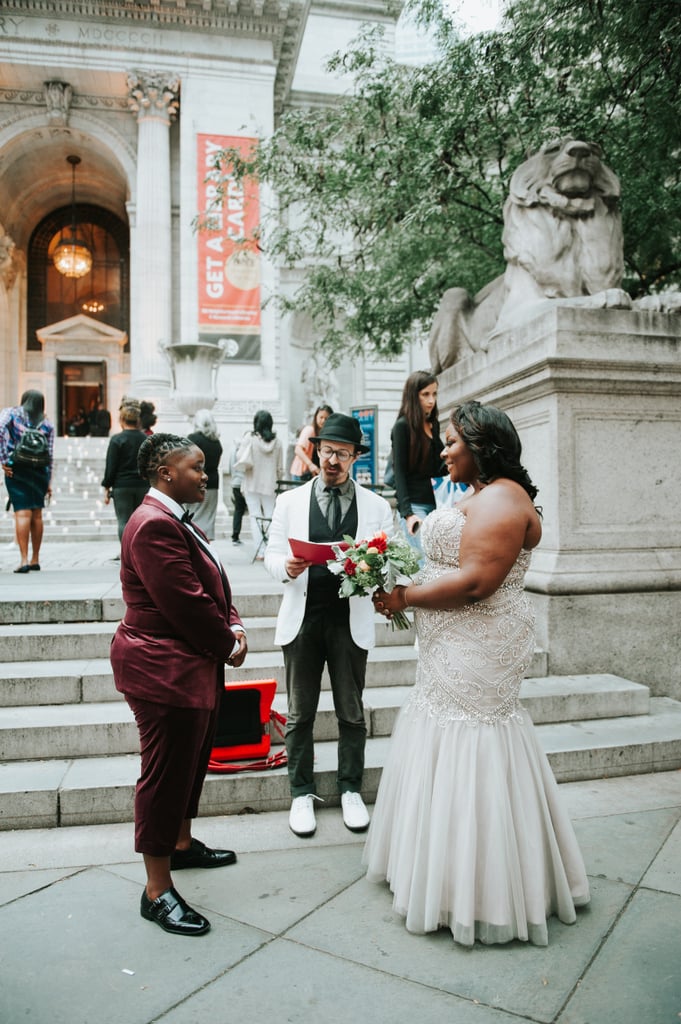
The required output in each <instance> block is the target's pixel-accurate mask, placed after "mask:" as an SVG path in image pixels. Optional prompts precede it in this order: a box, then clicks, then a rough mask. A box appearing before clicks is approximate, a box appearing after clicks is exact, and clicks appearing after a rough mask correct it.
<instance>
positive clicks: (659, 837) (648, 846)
mask: <svg viewBox="0 0 681 1024" xmlns="http://www.w3.org/2000/svg"><path fill="white" fill-rule="evenodd" d="M680 818H681V807H673V808H665V809H663V810H659V811H640V812H638V813H627V814H611V815H609V816H607V817H600V818H588V819H586V820H582V821H576V822H575V832H576V833H577V839H578V840H579V846H580V849H581V851H582V854H583V856H584V863H585V864H586V865H587V870H588V872H589V874H590V875H597V876H598V877H603V878H612V879H615V880H616V881H618V882H628V883H629V884H630V885H635V884H637V883H638V882H640V881H641V878H642V877H643V875H644V874H645V872H646V870H647V868H648V867H649V865H650V864H651V861H653V860H654V858H655V857H656V855H657V851H658V850H659V849H660V847H661V846H663V844H664V843H665V841H666V839H667V837H668V836H669V833H670V831H671V830H672V829H673V827H674V825H675V824H676V823H677V822H678V821H679V819H680ZM679 852H681V850H680V851H679ZM679 881H680V882H681V871H680V872H679ZM655 888H656V889H660V888H662V886H660V885H656V886H655Z"/></svg>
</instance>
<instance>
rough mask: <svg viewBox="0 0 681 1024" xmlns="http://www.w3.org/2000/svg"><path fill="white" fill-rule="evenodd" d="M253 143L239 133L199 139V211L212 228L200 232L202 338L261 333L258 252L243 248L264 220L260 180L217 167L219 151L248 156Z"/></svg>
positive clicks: (248, 246) (250, 244) (252, 244)
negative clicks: (238, 178)
mask: <svg viewBox="0 0 681 1024" xmlns="http://www.w3.org/2000/svg"><path fill="white" fill-rule="evenodd" d="M255 142H256V139H250V138H245V137H243V136H236V135H198V136H197V161H196V173H197V190H198V209H199V217H200V219H201V220H205V222H206V224H207V225H208V226H207V227H201V228H199V231H198V233H197V239H198V243H197V244H198V255H199V274H198V277H199V330H200V331H201V332H202V334H203V333H204V332H209V333H211V334H212V333H215V334H221V333H222V332H224V331H229V333H230V334H251V335H252V334H259V333H260V253H259V252H258V249H257V246H256V244H255V242H253V241H248V242H246V243H245V244H244V239H249V238H251V237H252V235H253V232H254V230H255V228H256V227H257V226H258V223H259V221H260V197H259V191H258V182H257V181H253V180H250V179H249V180H247V181H243V182H238V181H236V180H235V178H234V177H233V175H232V174H231V167H230V166H229V165H228V164H225V163H221V164H219V165H217V166H216V159H217V155H218V153H220V151H221V150H223V149H228V148H229V149H238V150H239V152H240V153H241V155H242V156H247V155H248V154H249V153H250V151H251V149H252V147H253V145H254V143H255ZM218 180H221V181H222V188H223V194H222V199H221V201H220V196H219V190H218Z"/></svg>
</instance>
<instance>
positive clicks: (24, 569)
mask: <svg viewBox="0 0 681 1024" xmlns="http://www.w3.org/2000/svg"><path fill="white" fill-rule="evenodd" d="M30 571H31V567H30V565H20V566H19V568H18V569H15V570H14V572H15V573H18V572H21V573H24V572H30Z"/></svg>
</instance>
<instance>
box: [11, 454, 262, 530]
mask: <svg viewBox="0 0 681 1024" xmlns="http://www.w3.org/2000/svg"><path fill="white" fill-rule="evenodd" d="M108 444H109V439H108V438H106V437H57V438H55V448H54V451H55V459H54V475H53V480H52V500H51V502H50V504H49V505H46V507H45V511H44V513H43V520H44V523H45V538H44V543H45V544H53V543H55V542H60V541H61V542H69V541H96V540H116V538H117V536H118V534H117V528H116V513H115V511H114V506H113V502H110V503H109V504H108V505H105V504H104V500H103V499H104V491H103V489H102V486H101V481H102V477H103V476H104V464H105V461H106V450H107V447H108ZM248 522H249V520H248V516H246V517H245V519H244V527H245V532H246V533H247V532H248ZM230 528H231V515H230V513H228V510H227V508H226V507H225V506H224V504H223V502H220V503H219V505H218V515H217V518H216V536H218V537H225V536H229V532H228V531H229V530H230ZM13 540H14V516H13V513H12V512H11V511H7V510H6V509H5V500H3V501H2V509H1V511H0V544H3V543H4V544H8V543H11V542H12V541H13Z"/></svg>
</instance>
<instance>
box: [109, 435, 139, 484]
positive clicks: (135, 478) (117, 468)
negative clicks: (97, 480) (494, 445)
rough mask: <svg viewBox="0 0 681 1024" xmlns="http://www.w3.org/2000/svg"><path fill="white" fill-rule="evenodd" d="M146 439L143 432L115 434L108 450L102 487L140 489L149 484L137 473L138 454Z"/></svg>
mask: <svg viewBox="0 0 681 1024" xmlns="http://www.w3.org/2000/svg"><path fill="white" fill-rule="evenodd" d="M146 439H147V435H146V434H145V433H144V431H143V430H121V432H120V434H114V436H113V437H112V438H111V440H110V441H109V447H108V448H107V450H106V466H105V468H104V479H103V480H102V487H139V486H140V484H146V483H147V481H146V480H143V479H142V477H141V476H140V475H139V473H138V472H137V453H138V451H139V450H140V447H141V446H142V444H143V442H144V441H146Z"/></svg>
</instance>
